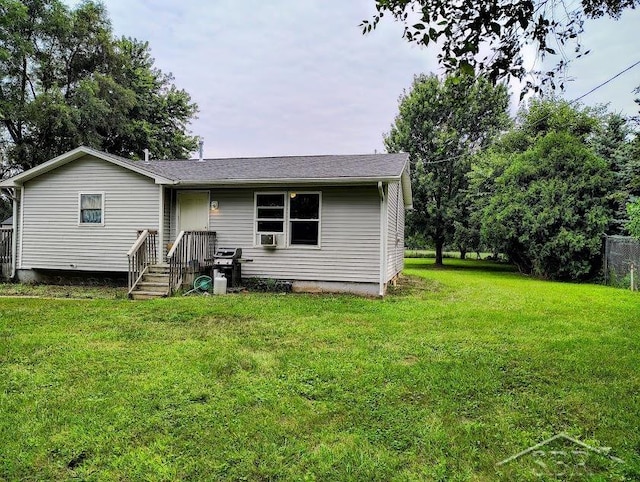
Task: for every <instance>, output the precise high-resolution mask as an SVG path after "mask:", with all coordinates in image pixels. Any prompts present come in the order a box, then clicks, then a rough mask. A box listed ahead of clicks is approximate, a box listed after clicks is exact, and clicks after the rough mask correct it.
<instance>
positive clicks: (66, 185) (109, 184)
mask: <svg viewBox="0 0 640 482" xmlns="http://www.w3.org/2000/svg"><path fill="white" fill-rule="evenodd" d="M80 192H85V193H92V192H95V193H104V213H103V220H104V226H97V225H96V226H87V225H84V226H79V225H78V194H79V193H80ZM158 205H159V189H158V186H157V185H156V184H155V183H154V181H153V180H152V179H149V178H147V177H144V176H142V175H140V174H136V173H134V172H131V171H129V170H126V169H124V168H121V167H119V166H116V165H114V164H111V163H109V162H106V161H103V160H99V159H95V158H93V157H90V156H86V157H84V158H81V159H78V160H76V161H74V162H72V163H69V164H66V165H64V166H61V167H59V168H57V169H55V170H53V171H51V172H49V173H46V174H43V175H41V176H39V177H37V178H35V179H33V180H30V181H27V182H26V183H25V185H24V205H23V206H22V209H23V210H24V216H23V221H24V226H23V233H22V234H23V235H24V236H23V238H24V239H23V240H22V253H21V261H22V265H21V267H22V268H23V269H30V268H36V269H37V268H42V269H76V270H83V271H127V269H128V266H127V251H128V250H129V249H130V248H131V245H132V244H133V243H134V242H135V240H136V232H137V231H138V230H139V229H158V220H159V213H158Z"/></svg>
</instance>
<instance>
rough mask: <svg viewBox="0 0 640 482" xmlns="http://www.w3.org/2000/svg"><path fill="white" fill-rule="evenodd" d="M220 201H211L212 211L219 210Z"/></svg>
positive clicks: (210, 207)
mask: <svg viewBox="0 0 640 482" xmlns="http://www.w3.org/2000/svg"><path fill="white" fill-rule="evenodd" d="M218 207H219V205H218V201H211V202H210V203H209V209H211V211H217V210H218Z"/></svg>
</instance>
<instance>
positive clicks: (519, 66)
mask: <svg viewBox="0 0 640 482" xmlns="http://www.w3.org/2000/svg"><path fill="white" fill-rule="evenodd" d="M375 5H376V9H377V13H376V15H374V17H373V18H372V19H370V20H365V21H363V23H362V27H363V29H364V32H365V33H366V32H370V31H371V30H372V29H374V28H375V27H376V26H377V25H378V23H379V22H380V20H381V19H382V17H383V16H384V15H385V14H388V15H389V16H391V17H393V18H394V19H396V20H397V21H399V22H401V23H402V24H403V25H404V37H405V38H406V39H407V40H408V41H410V42H416V43H418V44H421V45H424V46H429V45H431V44H436V43H437V45H438V47H440V48H441V49H442V51H441V53H440V54H439V60H440V63H441V64H442V65H443V66H444V67H445V68H446V70H447V71H448V72H449V73H451V72H454V71H458V70H461V71H463V72H466V73H473V72H475V73H476V74H478V73H485V74H487V75H488V77H489V78H490V79H491V80H494V81H495V80H497V79H501V78H503V77H507V76H513V77H516V78H518V79H522V78H523V77H524V76H525V74H526V73H527V71H526V70H525V68H524V66H523V57H522V53H523V50H524V47H525V46H527V45H529V46H533V47H534V48H536V49H537V51H538V52H539V53H540V54H542V56H546V55H550V56H556V58H557V56H559V57H560V60H559V61H558V62H557V66H556V69H552V70H549V71H547V72H543V83H546V84H548V85H550V86H553V87H555V83H556V80H555V77H556V76H555V73H556V71H557V70H559V69H562V68H563V67H564V66H565V65H566V62H567V60H569V57H567V56H566V54H565V52H567V51H574V50H575V54H574V55H576V56H578V57H579V56H580V55H582V53H583V52H582V49H581V45H580V43H579V40H578V39H579V35H580V33H582V31H583V27H584V21H585V19H591V18H600V17H610V18H615V19H617V18H619V17H620V15H621V14H622V12H623V11H624V10H626V9H630V8H634V7H636V6H638V5H640V0H581V1H579V2H577V3H572V4H567V2H564V1H562V0H525V1H518V2H514V1H510V0H462V1H454V2H452V1H448V0H375ZM584 53H586V52H584ZM530 86H531V87H533V88H535V89H537V88H539V87H540V86H539V85H537V84H536V85H533V84H531V85H530Z"/></svg>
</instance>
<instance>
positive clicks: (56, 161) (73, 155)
mask: <svg viewBox="0 0 640 482" xmlns="http://www.w3.org/2000/svg"><path fill="white" fill-rule="evenodd" d="M87 155H88V156H93V157H96V158H98V159H102V160H103V161H107V162H110V163H112V164H115V165H117V166H120V167H122V168H124V169H128V170H130V171H133V172H136V173H138V174H141V175H143V176H146V177H149V178H151V179H153V180H154V181H155V182H156V184H173V183H175V181H173V180H171V179H167V178H164V177H162V176H158V175H157V174H154V173H152V172H149V171H147V170H146V169H140V168H139V167H137V166H132V165H131V164H130V163H128V162H125V161H123V160H121V159H118V158H117V157H114V156H112V155H110V154H107V153H106V152H102V151H98V150H96V149H92V148H90V147H85V146H80V147H77V148H75V149H73V150H72V151H69V152H66V153H64V154H62V155H60V156H58V157H55V158H53V159H51V160H49V161H47V162H44V163H42V164H40V165H38V166H36V167H33V168H31V169H29V170H28V171H25V172H23V173H21V174H18V175H16V176H13V177H11V178H9V179H6V180H5V181H2V182H0V187H19V186H21V185H22V184H23V183H24V182H25V181H28V180H30V179H33V178H35V177H38V176H40V175H42V174H45V173H47V172H49V171H52V170H54V169H56V168H58V167H60V166H63V165H65V164H68V163H69V162H72V161H75V160H76V159H79V158H81V157H83V156H87Z"/></svg>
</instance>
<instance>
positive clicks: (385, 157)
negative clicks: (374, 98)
mask: <svg viewBox="0 0 640 482" xmlns="http://www.w3.org/2000/svg"><path fill="white" fill-rule="evenodd" d="M407 160H408V154H365V155H335V156H287V157H251V158H233V159H228V158H227V159H203V160H202V161H200V160H168V161H162V160H151V161H126V162H127V163H129V164H131V165H132V166H135V167H137V168H139V169H144V170H147V171H149V172H151V173H153V174H155V175H158V176H162V177H164V178H167V179H171V180H174V181H176V182H179V183H207V184H209V183H222V182H228V181H238V182H251V181H254V182H265V181H282V180H291V181H310V180H340V179H342V180H345V181H348V180H355V179H357V180H367V179H370V180H389V179H399V178H400V176H401V175H402V173H403V171H404V170H405V168H406V165H407Z"/></svg>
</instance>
